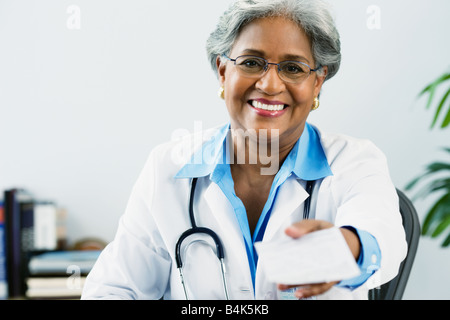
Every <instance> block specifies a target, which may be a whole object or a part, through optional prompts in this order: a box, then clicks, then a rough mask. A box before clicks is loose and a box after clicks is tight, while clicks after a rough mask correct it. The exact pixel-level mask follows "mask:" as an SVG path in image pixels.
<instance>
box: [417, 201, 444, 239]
mask: <svg viewBox="0 0 450 320" xmlns="http://www.w3.org/2000/svg"><path fill="white" fill-rule="evenodd" d="M448 208H450V193H447V194H444V196H443V197H441V198H440V199H439V200H438V201H437V202H436V203H435V204H434V205H433V207H432V208H431V209H430V211H428V213H427V215H426V217H425V220H424V221H423V225H422V235H426V234H428V232H429V230H430V229H431V227H432V225H434V224H435V223H439V222H440V220H441V219H442V218H443V217H444V216H445V215H446V213H448V210H449V209H448Z"/></svg>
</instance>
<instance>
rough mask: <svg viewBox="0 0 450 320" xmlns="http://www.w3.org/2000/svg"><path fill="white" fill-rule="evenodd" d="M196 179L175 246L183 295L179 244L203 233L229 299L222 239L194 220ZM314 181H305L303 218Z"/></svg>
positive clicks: (307, 208)
mask: <svg viewBox="0 0 450 320" xmlns="http://www.w3.org/2000/svg"><path fill="white" fill-rule="evenodd" d="M197 180H198V178H193V179H192V181H191V192H190V195H189V220H190V222H191V228H190V229H188V230H186V231H184V232H183V233H182V234H181V236H180V237H179V238H178V241H177V243H176V246H175V261H176V265H177V269H178V272H179V274H180V279H181V283H182V285H183V290H184V295H185V297H186V300H189V297H188V293H187V289H186V284H185V281H184V275H183V261H182V259H181V244H182V243H183V241H184V240H185V239H186V238H188V237H189V236H191V235H194V234H202V233H203V234H206V235H208V236H210V237H211V238H212V239H213V240H214V243H215V245H216V255H217V258H218V259H219V261H220V268H221V271H222V282H223V286H224V291H225V297H226V299H227V300H229V294H228V285H227V281H226V276H225V274H226V268H225V263H224V261H225V254H224V250H223V245H222V241H220V238H219V236H218V235H217V234H216V233H215V232H214V231H212V230H211V229H209V228H205V227H197V224H196V221H195V216H194V196H195V188H196V186H197ZM314 182H315V181H313V180H312V181H307V182H306V192H307V193H308V194H309V197H308V198H307V199H306V200H305V204H304V208H303V219H309V211H310V206H311V197H312V191H313V187H314Z"/></svg>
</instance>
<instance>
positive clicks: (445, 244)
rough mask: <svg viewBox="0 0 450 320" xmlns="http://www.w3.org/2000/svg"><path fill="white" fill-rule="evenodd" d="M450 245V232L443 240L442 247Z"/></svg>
mask: <svg viewBox="0 0 450 320" xmlns="http://www.w3.org/2000/svg"><path fill="white" fill-rule="evenodd" d="M449 245H450V233H449V234H448V236H447V238H446V239H445V240H444V242H442V247H444V248H445V247H448V246H449Z"/></svg>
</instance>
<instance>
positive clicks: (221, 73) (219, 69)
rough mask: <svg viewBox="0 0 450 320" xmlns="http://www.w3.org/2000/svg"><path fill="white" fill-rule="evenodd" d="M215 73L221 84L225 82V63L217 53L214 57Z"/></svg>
mask: <svg viewBox="0 0 450 320" xmlns="http://www.w3.org/2000/svg"><path fill="white" fill-rule="evenodd" d="M216 66H217V75H218V77H219V82H220V84H221V85H223V84H224V83H225V69H226V66H227V64H226V63H223V62H222V59H221V58H220V56H219V55H218V56H217V58H216Z"/></svg>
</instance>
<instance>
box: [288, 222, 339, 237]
mask: <svg viewBox="0 0 450 320" xmlns="http://www.w3.org/2000/svg"><path fill="white" fill-rule="evenodd" d="M333 226H334V225H333V224H332V223H331V222H328V221H323V220H302V221H300V222H297V223H294V224H293V225H291V226H289V227H287V228H286V230H285V233H286V235H288V236H290V237H292V238H294V239H297V238H300V237H301V236H304V235H305V234H308V233H311V232H314V231H319V230H323V229H328V228H331V227H333Z"/></svg>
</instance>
